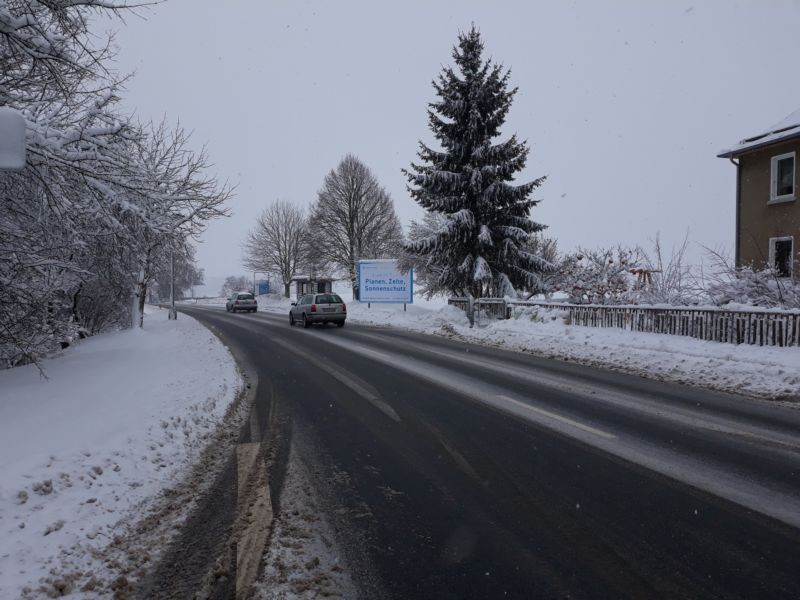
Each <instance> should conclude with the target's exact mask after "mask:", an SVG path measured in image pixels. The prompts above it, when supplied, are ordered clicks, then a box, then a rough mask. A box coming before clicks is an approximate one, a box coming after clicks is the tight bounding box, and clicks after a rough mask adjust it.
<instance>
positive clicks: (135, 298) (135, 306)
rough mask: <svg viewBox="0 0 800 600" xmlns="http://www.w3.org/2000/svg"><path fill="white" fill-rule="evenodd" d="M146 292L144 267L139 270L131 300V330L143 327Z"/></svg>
mask: <svg viewBox="0 0 800 600" xmlns="http://www.w3.org/2000/svg"><path fill="white" fill-rule="evenodd" d="M146 291H147V284H146V283H145V274H144V267H142V268H141V269H139V275H138V277H137V278H136V284H135V285H134V286H133V295H132V298H131V328H134V327H144V298H145V293H146Z"/></svg>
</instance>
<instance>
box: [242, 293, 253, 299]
mask: <svg viewBox="0 0 800 600" xmlns="http://www.w3.org/2000/svg"><path fill="white" fill-rule="evenodd" d="M252 299H253V294H239V300H252Z"/></svg>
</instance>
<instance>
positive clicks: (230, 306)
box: [225, 292, 258, 312]
mask: <svg viewBox="0 0 800 600" xmlns="http://www.w3.org/2000/svg"><path fill="white" fill-rule="evenodd" d="M225 310H227V311H228V312H236V311H238V310H246V311H247V312H256V311H257V310H258V300H256V299H255V297H254V296H253V294H251V293H250V292H233V293H232V294H231V296H230V298H228V301H227V302H226V303H225Z"/></svg>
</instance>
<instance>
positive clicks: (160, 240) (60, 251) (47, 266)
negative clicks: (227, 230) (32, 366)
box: [0, 0, 229, 368]
mask: <svg viewBox="0 0 800 600" xmlns="http://www.w3.org/2000/svg"><path fill="white" fill-rule="evenodd" d="M124 7H125V5H124V3H123V2H107V1H105V0H103V1H101V0H74V1H71V2H36V1H34V0H19V1H17V2H8V3H6V2H0V105H6V106H10V107H12V108H15V109H17V110H19V111H21V112H22V114H23V116H24V117H25V119H26V121H27V166H26V168H25V169H24V170H23V171H21V172H18V173H0V368H2V367H5V366H8V365H13V364H18V363H20V362H24V361H29V360H35V359H36V357H37V356H40V355H41V354H42V353H43V352H46V351H48V350H49V349H51V348H54V347H58V345H60V344H64V343H68V341H69V338H70V336H72V335H74V334H75V333H77V332H79V331H84V332H88V333H90V332H92V331H96V330H100V329H104V328H108V327H110V326H125V325H128V324H130V323H131V322H132V321H133V322H135V321H136V318H137V317H136V316H132V313H131V310H130V308H131V305H132V304H135V305H136V309H137V312H138V311H139V310H140V308H141V306H142V305H143V302H144V297H145V293H146V290H147V286H148V284H149V283H150V282H151V281H152V280H153V279H154V277H155V276H156V274H157V273H158V271H159V268H160V267H162V266H163V265H165V264H166V258H167V256H168V254H169V251H170V250H174V251H175V252H176V253H177V254H178V256H179V258H180V257H181V256H186V255H187V253H188V250H187V247H188V240H189V239H190V236H191V235H193V234H196V233H197V232H198V231H199V230H200V229H202V227H203V223H204V222H205V221H206V220H207V219H209V218H212V217H214V216H217V215H219V214H221V213H222V212H223V209H222V208H221V204H222V202H223V201H224V200H225V199H226V198H227V197H228V195H229V191H228V190H227V189H226V188H222V189H220V188H219V186H218V185H217V183H216V181H215V180H214V179H213V178H211V177H207V176H206V175H204V169H205V167H206V165H207V160H206V157H205V156H204V155H202V154H200V155H196V154H193V153H192V152H190V151H189V149H188V146H187V136H186V135H185V134H184V133H183V131H181V130H177V131H172V130H169V129H168V128H166V127H164V126H163V125H162V126H152V125H149V126H145V125H141V124H138V123H136V122H134V121H132V120H131V119H130V118H129V117H127V116H126V115H123V114H121V113H120V112H119V110H118V108H117V102H118V99H119V98H118V93H119V90H120V82H119V80H118V79H117V78H116V77H115V76H114V75H112V73H113V69H111V68H109V67H110V65H109V64H108V60H109V58H110V57H111V55H112V54H113V48H112V47H111V45H110V39H106V40H105V41H104V40H103V38H102V37H100V38H98V37H97V35H96V32H92V31H90V21H89V19H90V17H91V15H92V14H93V13H99V12H103V13H116V12H119V11H120V10H124ZM98 39H99V40H100V43H99V44H98V43H97V40H98ZM132 301H133V302H132Z"/></svg>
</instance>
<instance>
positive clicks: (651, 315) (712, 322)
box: [448, 298, 800, 346]
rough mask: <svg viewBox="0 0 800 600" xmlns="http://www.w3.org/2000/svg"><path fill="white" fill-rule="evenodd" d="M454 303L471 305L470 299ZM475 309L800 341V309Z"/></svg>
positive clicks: (763, 341) (492, 303)
mask: <svg viewBox="0 0 800 600" xmlns="http://www.w3.org/2000/svg"><path fill="white" fill-rule="evenodd" d="M448 304H450V305H451V306H456V307H458V308H461V309H462V310H465V311H466V310H467V307H468V306H469V300H468V299H467V298H450V299H449V300H448ZM474 306H475V308H477V309H479V310H481V311H482V312H483V314H485V315H488V316H490V317H491V318H495V319H508V318H510V317H511V315H512V312H513V310H514V307H525V306H528V307H540V308H545V309H555V310H560V311H563V313H564V317H565V322H566V323H567V324H571V325H583V326H586V327H613V328H616V329H628V330H630V331H644V332H648V333H666V334H671V335H683V336H687V337H693V338H697V339H701V340H709V341H714V342H727V343H731V344H754V345H758V346H800V311H797V310H785V311H770V312H765V311H744V310H725V309H722V308H689V307H678V306H676V307H671V308H655V307H651V306H602V305H596V304H565V303H558V302H553V303H547V302H531V301H527V302H526V301H514V300H503V299H502V298H482V299H480V300H475V301H474Z"/></svg>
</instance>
